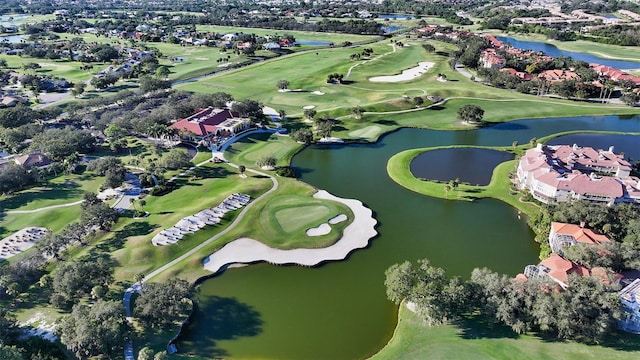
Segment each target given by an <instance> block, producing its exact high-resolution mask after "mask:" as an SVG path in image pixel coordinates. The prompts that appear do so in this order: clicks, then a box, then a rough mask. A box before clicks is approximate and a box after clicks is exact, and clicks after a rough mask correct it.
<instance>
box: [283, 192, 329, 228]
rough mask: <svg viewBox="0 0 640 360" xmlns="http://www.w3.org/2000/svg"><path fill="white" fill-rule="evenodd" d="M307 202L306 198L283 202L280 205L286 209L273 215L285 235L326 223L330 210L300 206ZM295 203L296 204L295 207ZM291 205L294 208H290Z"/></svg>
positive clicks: (320, 207)
mask: <svg viewBox="0 0 640 360" xmlns="http://www.w3.org/2000/svg"><path fill="white" fill-rule="evenodd" d="M281 201H282V200H281ZM308 201H309V199H306V198H302V199H300V198H294V197H290V199H286V200H284V203H283V204H282V205H283V206H286V208H284V209H282V210H276V211H275V213H273V215H274V216H275V218H276V221H277V222H278V225H280V227H281V228H282V230H284V231H285V232H287V233H293V232H295V231H301V230H306V229H307V228H308V227H311V226H314V225H317V224H320V223H323V222H326V221H327V219H328V218H329V215H330V214H331V209H330V208H329V207H327V206H323V205H316V206H313V205H302V206H301V205H300V204H305V203H306V202H308ZM296 203H297V204H298V205H297V206H296ZM292 205H293V206H294V207H290V206H292Z"/></svg>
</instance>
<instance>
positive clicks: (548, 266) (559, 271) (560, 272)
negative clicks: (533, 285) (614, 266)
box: [516, 254, 591, 289]
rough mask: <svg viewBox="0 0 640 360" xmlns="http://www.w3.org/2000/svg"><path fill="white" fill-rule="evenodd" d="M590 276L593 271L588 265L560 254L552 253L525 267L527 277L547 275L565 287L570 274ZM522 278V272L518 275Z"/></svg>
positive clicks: (567, 285)
mask: <svg viewBox="0 0 640 360" xmlns="http://www.w3.org/2000/svg"><path fill="white" fill-rule="evenodd" d="M572 274H573V275H576V276H589V275H590V274H591V273H590V271H589V269H587V268H586V267H584V266H582V265H579V264H576V263H574V262H571V261H569V260H567V259H564V258H563V257H561V256H560V255H558V254H551V255H549V257H548V258H546V259H544V260H542V261H541V262H540V264H538V265H527V266H526V267H525V268H524V277H525V278H526V279H531V278H537V277H547V278H549V279H550V280H553V281H555V282H556V283H557V284H558V285H560V286H561V287H562V288H563V289H566V288H567V287H569V275H572ZM516 278H517V279H518V278H522V274H519V275H518V276H517V277H516Z"/></svg>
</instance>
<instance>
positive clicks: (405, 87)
mask: <svg viewBox="0 0 640 360" xmlns="http://www.w3.org/2000/svg"><path fill="white" fill-rule="evenodd" d="M422 43H423V42H422V41H415V40H409V41H408V45H409V46H408V47H402V48H397V49H396V52H392V47H391V46H390V45H389V44H390V42H389V41H380V42H377V43H373V44H368V45H366V47H371V48H373V49H374V55H373V56H372V59H370V60H369V61H367V62H365V61H364V60H362V61H360V62H358V61H351V60H349V57H350V55H351V54H353V53H357V52H360V51H361V49H362V48H363V47H361V48H334V49H323V50H319V51H316V52H313V51H312V52H306V53H298V54H293V55H289V56H284V57H281V58H278V59H275V60H272V61H267V62H263V63H259V64H255V65H251V66H247V67H245V68H242V69H238V70H234V71H230V72H227V73H224V74H220V75H216V76H213V77H210V78H207V79H203V80H200V81H197V82H193V83H189V84H185V85H182V86H180V88H182V89H185V90H193V91H196V92H211V91H212V90H211V89H212V88H216V87H219V88H224V89H226V90H224V91H226V92H229V93H231V94H233V95H234V96H235V97H236V98H240V99H242V98H252V99H256V100H259V101H261V102H263V103H264V104H266V105H268V106H271V107H273V108H275V109H284V110H286V111H287V113H288V114H289V116H290V117H296V116H301V115H302V111H303V110H302V107H304V106H306V105H314V106H315V110H316V111H318V112H319V113H320V115H322V114H327V115H329V116H332V117H334V118H335V117H338V118H339V120H338V123H337V126H335V127H334V136H338V137H342V138H354V139H362V140H368V141H375V140H377V138H378V137H379V136H380V135H381V134H382V133H384V132H388V131H392V130H394V129H396V128H398V127H427V128H435V129H462V128H464V126H461V125H459V124H457V116H456V112H457V110H458V109H459V108H460V107H461V106H463V105H465V104H477V105H479V106H481V107H482V108H483V109H484V110H485V120H486V121H489V122H501V121H508V120H515V119H519V118H531V117H550V116H558V117H561V116H576V115H604V114H632V113H635V112H636V110H635V109H633V108H630V107H627V106H624V105H605V104H592V103H586V102H577V101H569V100H561V99H553V98H546V97H545V98H541V97H536V96H532V95H525V94H520V93H517V92H513V91H510V90H505V89H497V88H493V87H489V86H486V85H483V84H480V83H477V82H473V81H470V80H469V79H467V78H466V77H464V76H462V75H461V74H459V73H457V72H456V71H453V70H451V68H450V67H449V65H448V60H449V57H448V56H446V54H447V53H448V52H450V51H453V50H454V48H453V47H452V45H451V44H445V43H440V42H430V43H432V44H434V45H436V48H437V50H438V51H437V52H436V53H426V52H425V51H424V50H423V49H422V47H421V44H422ZM438 52H439V53H438ZM381 55H383V56H381ZM420 61H429V62H434V63H435V66H434V67H433V68H432V69H430V70H429V71H427V73H426V74H424V75H422V76H420V77H418V78H416V79H414V80H412V81H408V82H401V83H372V82H370V81H368V79H369V78H370V77H371V76H373V75H391V74H396V73H400V72H401V71H402V70H404V69H407V68H410V67H413V66H416V64H417V63H418V62H420ZM356 64H359V65H358V66H355V67H353V66H354V65H356ZM352 67H353V68H352ZM350 68H352V69H351V74H350V76H349V78H348V79H347V80H348V81H353V82H352V83H348V82H347V83H345V84H342V85H336V84H327V83H326V77H327V75H328V74H330V73H336V72H337V73H341V74H346V73H347V72H348V70H349V69H350ZM440 73H443V74H445V75H447V79H448V81H447V82H446V83H441V82H438V81H436V77H437V74H440ZM256 79H260V81H256ZM281 79H286V80H289V81H290V86H289V88H290V89H301V90H302V91H300V92H295V91H292V92H284V93H283V92H278V91H277V89H276V86H275V85H276V83H277V81H278V80H281ZM316 91H318V92H320V93H323V94H324V95H317V94H315V93H314V92H316ZM426 94H429V95H437V96H439V97H441V98H450V100H448V101H447V102H446V103H445V104H443V105H439V106H436V107H433V109H427V110H424V109H423V110H420V111H414V106H413V104H411V102H410V101H407V100H406V99H404V98H403V96H408V97H413V96H424V95H426ZM356 105H358V106H362V107H363V108H364V109H365V111H367V112H368V113H366V114H365V115H364V116H363V118H362V119H354V118H352V117H351V116H350V109H351V107H353V106H356ZM376 112H385V113H376Z"/></svg>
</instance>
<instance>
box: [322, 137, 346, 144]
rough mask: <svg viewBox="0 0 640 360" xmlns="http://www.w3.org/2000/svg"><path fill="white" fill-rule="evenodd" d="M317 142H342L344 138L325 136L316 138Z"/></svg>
mask: <svg viewBox="0 0 640 360" xmlns="http://www.w3.org/2000/svg"><path fill="white" fill-rule="evenodd" d="M318 142H319V143H323V144H342V143H343V142H344V140H342V139H340V138H337V137H325V138H322V139H320V140H318Z"/></svg>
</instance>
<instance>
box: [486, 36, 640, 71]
mask: <svg viewBox="0 0 640 360" xmlns="http://www.w3.org/2000/svg"><path fill="white" fill-rule="evenodd" d="M496 38H498V39H499V40H500V41H503V42H506V43H509V44H511V45H513V46H515V47H516V48H519V49H528V50H533V51H542V52H544V53H545V54H547V55H549V56H553V57H554V58H557V57H560V56H565V57H568V56H571V57H572V58H573V59H576V60H582V61H586V62H588V63H598V64H601V65H606V66H611V67H613V68H616V69H621V70H626V69H640V62H635V61H624V60H612V59H605V58H601V57H597V56H595V55H590V54H586V53H580V52H574V51H566V50H560V49H558V48H557V47H556V46H555V45H552V44H549V43H543V42H538V41H525V40H516V39H514V38H511V37H505V36H496Z"/></svg>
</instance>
